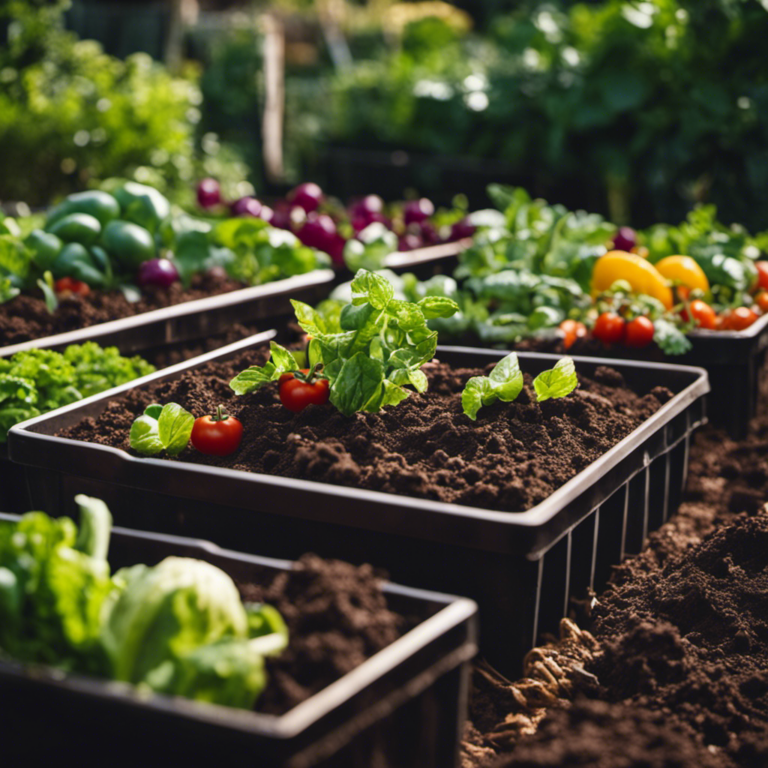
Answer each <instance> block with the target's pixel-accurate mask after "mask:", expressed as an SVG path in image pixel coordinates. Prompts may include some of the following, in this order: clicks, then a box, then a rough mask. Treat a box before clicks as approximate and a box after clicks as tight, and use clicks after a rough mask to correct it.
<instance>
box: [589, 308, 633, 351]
mask: <svg viewBox="0 0 768 768" xmlns="http://www.w3.org/2000/svg"><path fill="white" fill-rule="evenodd" d="M625 325H626V323H625V322H624V318H623V317H620V316H619V315H617V314H616V313H615V312H603V314H602V315H600V317H598V318H597V321H596V322H595V327H594V328H593V329H592V335H593V336H594V337H595V338H596V339H599V340H600V341H602V342H603V344H618V342H620V341H621V340H622V338H623V337H624V326H625Z"/></svg>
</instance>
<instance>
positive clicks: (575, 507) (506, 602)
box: [9, 340, 709, 673]
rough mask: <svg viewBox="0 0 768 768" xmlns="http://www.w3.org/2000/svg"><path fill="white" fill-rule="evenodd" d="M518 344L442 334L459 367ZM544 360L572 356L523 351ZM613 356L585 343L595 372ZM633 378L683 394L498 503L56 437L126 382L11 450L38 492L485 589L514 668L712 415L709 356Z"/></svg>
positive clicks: (631, 547) (645, 509)
mask: <svg viewBox="0 0 768 768" xmlns="http://www.w3.org/2000/svg"><path fill="white" fill-rule="evenodd" d="M251 346H254V344H253V342H252V341H249V340H244V341H243V342H241V343H238V344H233V345H230V346H229V347H226V348H224V349H221V350H218V351H217V352H214V353H211V354H209V355H206V356H205V357H204V358H200V359H198V360H197V361H196V360H192V361H189V362H188V363H186V364H183V365H180V366H176V367H175V368H173V369H169V370H168V371H166V372H160V373H157V374H154V376H153V377H152V379H153V380H154V379H158V378H166V377H173V376H178V375H180V374H181V372H182V371H183V370H186V369H190V368H194V367H196V366H198V365H200V362H199V361H200V360H205V361H208V360H212V359H223V358H225V357H226V356H231V355H234V354H237V353H238V352H240V351H242V350H243V349H246V348H249V347H251ZM503 354H504V353H502V352H496V351H489V350H472V349H464V348H450V347H445V348H439V350H438V357H439V358H440V359H441V360H442V361H443V362H446V363H450V364H452V365H455V366H459V367H482V366H484V365H485V364H487V363H488V362H491V361H493V360H496V359H499V358H501V357H502V356H503ZM520 359H521V365H522V367H523V368H524V369H525V370H526V371H528V372H529V373H531V374H532V375H535V374H537V373H539V372H541V371H543V370H545V369H547V368H549V367H551V365H552V363H553V361H554V360H556V359H557V357H556V356H553V355H542V354H535V353H521V354H520ZM606 362H607V361H605V360H599V359H594V358H576V364H577V368H578V369H579V370H580V371H581V372H582V373H583V374H584V375H586V376H591V375H592V373H593V372H594V370H595V369H596V368H597V367H598V366H600V365H605V364H606ZM609 364H611V365H612V366H613V367H614V368H616V369H617V370H619V371H620V372H621V373H622V375H623V376H624V379H625V380H626V382H627V385H628V386H629V387H631V388H635V389H638V390H643V391H648V390H650V389H651V388H652V387H654V386H666V387H668V388H669V389H670V390H672V392H673V393H675V396H674V397H673V398H672V400H670V401H669V402H668V403H666V404H665V405H663V406H662V407H661V408H660V410H659V411H658V412H656V413H655V414H654V415H653V416H652V417H651V418H650V419H648V420H647V421H645V422H644V423H643V424H642V425H641V426H640V427H639V428H637V429H636V430H635V431H634V432H632V433H631V434H630V435H629V436H628V437H626V438H625V439H624V440H622V441H621V442H619V443H618V444H617V445H615V446H614V447H613V448H611V449H610V450H609V451H607V452H606V453H605V454H603V456H601V457H600V458H599V459H598V460H597V461H595V462H593V463H592V464H591V465H590V466H589V467H587V468H586V469H585V470H583V471H582V472H580V473H579V474H578V475H576V476H575V477H573V478H572V479H571V480H570V481H568V482H567V483H566V484H565V485H563V486H562V487H560V488H559V489H558V490H557V491H555V492H554V493H553V494H552V495H551V496H549V497H548V498H547V499H546V500H545V501H543V502H542V503H541V504H538V505H537V506H535V507H534V508H532V509H529V510H527V511H524V512H499V511H490V510H486V509H479V508H472V507H467V506H461V505H456V504H448V503H443V502H437V501H430V500H426V499H420V498H412V497H409V496H400V495H393V494H388V493H381V492H376V491H368V490H360V489H356V488H348V487H343V486H336V485H328V484H324V483H318V482H311V481H306V480H296V479H289V478H284V477H277V476H273V475H259V474H255V473H250V472H241V471H235V470H227V469H219V468H215V467H207V466H199V465H193V464H186V463H183V462H173V463H170V462H167V461H163V460H158V459H137V458H134V457H131V456H129V455H128V454H127V453H125V452H124V451H122V450H119V449H115V448H111V447H106V446H102V445H96V444H91V443H84V442H79V441H75V440H69V439H64V438H60V437H55V436H54V435H55V433H57V432H59V431H60V430H62V429H64V428H66V427H68V426H71V425H73V424H76V423H78V422H80V421H81V420H82V419H83V418H84V417H86V416H96V415H98V414H100V413H101V412H102V411H103V409H104V408H105V406H106V405H107V403H108V402H109V401H110V400H114V399H115V398H116V397H119V395H120V393H122V392H125V391H127V390H128V389H130V388H131V386H132V385H130V384H129V385H126V386H124V387H119V388H116V389H114V390H112V391H111V392H109V393H104V394H102V395H98V396H96V397H93V398H90V399H88V400H86V401H83V402H82V403H78V404H74V405H72V406H67V407H65V408H62V409H60V410H58V411H57V412H55V413H54V414H50V415H48V416H44V417H39V418H37V419H33V420H31V421H29V422H26V424H24V425H19V426H16V427H14V428H13V429H12V430H11V434H10V440H9V445H10V455H11V458H12V460H13V461H15V462H18V463H20V464H23V465H24V470H23V471H24V472H25V473H26V476H27V478H28V485H29V489H30V492H31V493H32V495H33V499H32V500H33V502H34V505H35V506H36V507H38V508H42V509H46V510H49V511H50V512H51V513H52V514H68V513H70V512H71V501H70V500H71V499H72V497H73V495H74V494H75V493H77V492H84V493H88V494H90V495H93V496H99V497H101V498H104V499H105V500H106V501H107V503H108V504H109V505H110V507H111V508H112V509H113V512H114V514H115V518H116V520H117V522H119V523H120V524H122V525H128V526H130V527H135V528H143V529H151V530H157V531H163V532H168V533H183V534H186V535H195V536H201V537H204V538H210V539H213V540H216V541H217V543H219V544H222V545H224V546H237V547H239V548H245V549H251V550H260V551H268V552H269V553H270V554H272V555H276V556H280V557H289V558H295V557H298V556H299V555H300V554H301V553H302V552H304V551H307V550H312V551H316V552H318V553H319V554H321V555H322V556H324V557H336V558H340V559H343V560H348V561H351V562H372V563H374V564H375V565H377V566H381V567H384V568H386V569H387V570H388V571H389V572H390V573H391V574H392V576H393V578H395V579H396V580H399V581H405V582H410V583H414V584H417V585H418V586H420V587H423V588H426V589H437V590H440V591H448V592H453V593H458V594H464V595H466V596H468V597H472V598H473V599H475V600H477V602H478V603H479V604H480V609H481V617H482V628H483V646H482V650H483V652H484V653H485V654H486V655H487V656H488V657H489V659H490V660H491V661H492V663H494V664H495V665H496V666H497V667H498V668H499V669H501V670H502V671H508V672H510V673H514V672H516V671H517V670H518V663H519V661H520V660H521V658H522V655H523V654H524V653H525V652H526V651H527V650H528V649H529V648H531V647H532V645H533V644H534V643H535V641H536V639H537V638H538V636H539V634H540V632H542V631H550V630H554V629H555V628H556V627H557V624H558V621H559V619H560V618H561V617H562V616H564V615H565V613H566V611H567V606H568V601H569V599H570V598H571V597H572V596H576V597H580V596H582V595H583V594H584V593H585V591H586V589H587V588H588V587H593V588H597V587H599V586H600V585H601V584H602V583H604V581H605V580H606V578H607V577H608V575H609V574H610V569H611V566H612V565H615V564H617V563H619V562H620V561H621V559H622V558H623V557H624V555H626V554H629V553H634V552H638V551H639V550H640V548H641V546H642V543H643V540H644V538H645V536H646V535H647V534H648V532H649V531H652V530H654V529H655V528H657V527H658V526H659V525H661V524H662V522H664V521H665V520H666V519H667V517H668V516H669V515H670V514H671V513H672V512H673V511H674V510H675V509H676V507H677V505H678V503H679V498H680V493H681V491H682V488H683V486H684V484H685V479H686V473H687V466H688V450H689V441H690V436H691V432H692V431H693V430H694V429H695V427H697V426H698V425H699V424H701V423H703V421H704V420H705V417H704V395H705V394H706V393H707V391H708V389H709V387H708V383H707V376H706V373H705V372H704V371H703V370H701V369H695V368H685V367H681V366H671V365H664V364H648V363H637V362H626V361H618V362H617V361H609Z"/></svg>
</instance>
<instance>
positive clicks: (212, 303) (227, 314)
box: [0, 269, 334, 357]
mask: <svg viewBox="0 0 768 768" xmlns="http://www.w3.org/2000/svg"><path fill="white" fill-rule="evenodd" d="M333 280H334V273H333V270H330V269H318V270H315V271H314V272H308V273H307V274H304V275H297V276H295V277H288V278H286V279H285V280H276V281H275V282H273V283H266V284H265V285H257V286H253V287H251V288H242V289H240V290H238V291H230V292H229V293H222V294H219V295H217V296H208V297H206V298H204V299H196V300H195V301H186V302H184V303H182V304H174V305H173V306H170V307H164V308H163V309H155V310H152V311H151V312H143V313H142V314H139V315H134V316H132V317H124V318H122V319H120V320H112V321H111V322H109V323H99V324H98V325H92V326H90V327H89V328H80V329H78V330H76V331H68V332H67V333H59V334H56V335H55V336H48V337H46V338H44V339H32V340H31V341H25V342H23V343H20V344H12V345H10V346H6V347H0V357H8V356H10V355H13V354H15V353H16V352H21V351H22V350H27V349H40V348H43V347H45V348H47V349H56V350H61V349H64V348H65V347H67V346H69V345H70V344H82V343H83V342H86V341H96V342H98V343H99V344H100V345H101V346H107V345H110V344H113V345H115V346H117V347H119V348H120V352H121V353H122V354H124V355H128V354H137V353H140V352H142V351H144V350H147V349H156V348H158V347H163V346H166V345H168V344H176V343H179V342H184V341H193V340H197V339H205V338H207V337H208V336H211V335H213V334H216V333H221V332H223V331H226V330H228V329H229V328H230V327H231V326H232V325H233V324H234V323H249V322H254V321H257V320H263V319H265V318H270V317H277V316H280V315H287V314H291V312H292V311H293V310H292V308H291V303H290V300H291V299H299V300H301V301H305V302H307V303H309V304H313V303H316V302H318V301H319V300H320V299H322V298H324V297H325V296H326V295H327V293H328V291H329V290H330V286H331V284H332V283H333Z"/></svg>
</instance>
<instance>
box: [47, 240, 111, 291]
mask: <svg viewBox="0 0 768 768" xmlns="http://www.w3.org/2000/svg"><path fill="white" fill-rule="evenodd" d="M51 272H52V273H53V276H54V277H55V278H57V279H61V278H63V277H72V278H74V279H75V280H80V281H81V282H83V283H87V284H88V285H90V286H91V287H92V288H101V287H103V286H104V285H105V283H106V275H105V274H104V272H103V271H102V270H101V269H99V266H98V264H97V262H96V261H95V260H94V258H93V256H91V254H90V253H89V252H88V250H87V249H86V247H85V246H84V245H81V244H80V243H67V245H65V246H64V247H63V248H62V249H61V252H60V253H59V255H58V256H57V257H56V260H55V261H54V262H53V264H52V266H51Z"/></svg>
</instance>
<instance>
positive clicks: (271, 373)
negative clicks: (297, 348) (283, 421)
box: [229, 341, 296, 395]
mask: <svg viewBox="0 0 768 768" xmlns="http://www.w3.org/2000/svg"><path fill="white" fill-rule="evenodd" d="M269 347H270V350H271V352H272V357H271V359H270V360H269V362H267V364H266V365H263V366H258V365H253V366H251V367H250V368H247V369H246V370H244V371H243V372H242V373H239V374H238V375H237V376H235V378H234V379H232V381H230V382H229V386H230V387H231V388H232V390H233V391H234V393H235V394H236V395H247V394H248V393H249V392H253V391H254V390H256V389H259V388H260V387H263V386H264V385H265V384H269V383H270V382H271V381H277V380H278V379H279V378H280V377H281V376H282V375H283V374H284V373H288V371H295V370H296V359H295V358H294V357H293V355H292V354H291V353H290V352H289V351H288V350H287V349H286V348H285V347H281V346H280V345H279V344H276V343H275V342H274V341H273V342H270V345H269Z"/></svg>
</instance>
